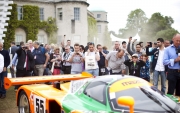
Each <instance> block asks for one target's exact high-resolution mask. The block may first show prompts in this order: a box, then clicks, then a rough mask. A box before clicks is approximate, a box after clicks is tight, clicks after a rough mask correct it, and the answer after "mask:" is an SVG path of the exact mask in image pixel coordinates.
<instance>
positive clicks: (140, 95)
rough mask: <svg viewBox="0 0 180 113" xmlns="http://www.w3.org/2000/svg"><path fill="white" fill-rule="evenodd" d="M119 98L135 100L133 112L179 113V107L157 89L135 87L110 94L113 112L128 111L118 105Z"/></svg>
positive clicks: (126, 108)
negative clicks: (125, 97)
mask: <svg viewBox="0 0 180 113" xmlns="http://www.w3.org/2000/svg"><path fill="white" fill-rule="evenodd" d="M121 96H131V97H133V98H134V100H135V105H134V111H135V112H141V113H142V111H143V112H144V113H145V112H148V113H149V112H150V113H180V112H178V110H179V109H180V107H179V105H177V104H176V103H175V102H174V101H172V100H171V99H170V98H168V97H167V96H165V95H163V94H162V93H161V92H160V91H158V90H157V89H155V88H153V87H150V86H144V87H136V88H131V89H127V90H122V91H119V92H114V93H110V96H109V97H110V101H111V108H112V109H113V110H115V111H122V112H123V111H129V108H128V107H125V106H121V105H118V103H117V99H118V97H121Z"/></svg>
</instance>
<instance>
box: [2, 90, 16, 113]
mask: <svg viewBox="0 0 180 113" xmlns="http://www.w3.org/2000/svg"><path fill="white" fill-rule="evenodd" d="M0 113H18V109H17V106H16V92H15V91H14V87H11V88H10V89H8V90H7V95H6V98H5V99H0Z"/></svg>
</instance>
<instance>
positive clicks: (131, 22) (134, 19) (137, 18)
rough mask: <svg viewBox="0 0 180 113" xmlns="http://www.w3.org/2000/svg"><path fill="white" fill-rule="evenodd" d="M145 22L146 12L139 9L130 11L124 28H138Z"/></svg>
mask: <svg viewBox="0 0 180 113" xmlns="http://www.w3.org/2000/svg"><path fill="white" fill-rule="evenodd" d="M146 22H147V17H146V14H145V12H144V11H143V10H141V9H136V10H134V11H131V12H130V14H129V15H128V19H127V24H126V28H127V29H130V30H136V31H138V30H140V29H141V28H142V25H143V24H145V23H146Z"/></svg>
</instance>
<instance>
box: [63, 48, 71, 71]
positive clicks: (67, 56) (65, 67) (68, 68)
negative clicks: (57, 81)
mask: <svg viewBox="0 0 180 113" xmlns="http://www.w3.org/2000/svg"><path fill="white" fill-rule="evenodd" d="M70 54H71V51H70V46H68V45H67V46H65V52H63V54H62V61H63V62H62V68H61V70H62V71H63V73H64V74H70V73H71V63H70V62H69V59H70Z"/></svg>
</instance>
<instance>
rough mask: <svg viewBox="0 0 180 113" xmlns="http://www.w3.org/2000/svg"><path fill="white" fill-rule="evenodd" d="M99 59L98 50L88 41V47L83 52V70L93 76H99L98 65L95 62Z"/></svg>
mask: <svg viewBox="0 0 180 113" xmlns="http://www.w3.org/2000/svg"><path fill="white" fill-rule="evenodd" d="M99 60H100V56H99V52H98V51H97V50H95V47H94V43H89V49H88V51H87V52H85V71H86V72H88V73H90V74H92V75H93V76H99V66H98V63H97V62H98V61H99Z"/></svg>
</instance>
